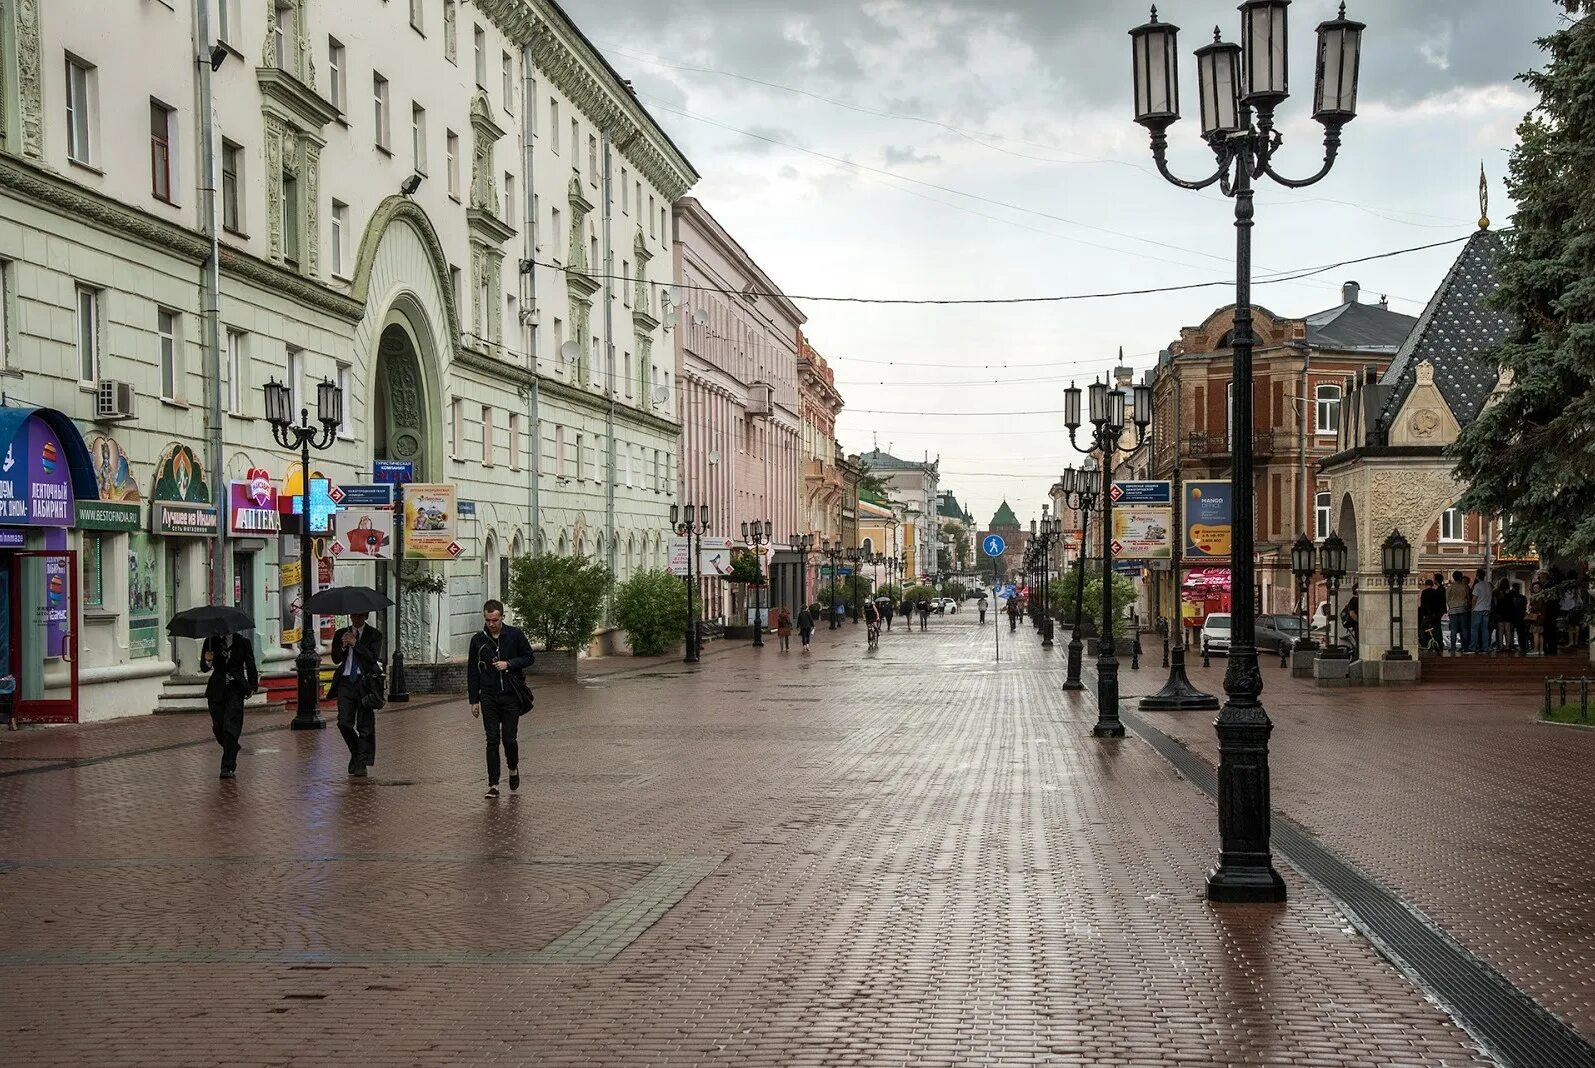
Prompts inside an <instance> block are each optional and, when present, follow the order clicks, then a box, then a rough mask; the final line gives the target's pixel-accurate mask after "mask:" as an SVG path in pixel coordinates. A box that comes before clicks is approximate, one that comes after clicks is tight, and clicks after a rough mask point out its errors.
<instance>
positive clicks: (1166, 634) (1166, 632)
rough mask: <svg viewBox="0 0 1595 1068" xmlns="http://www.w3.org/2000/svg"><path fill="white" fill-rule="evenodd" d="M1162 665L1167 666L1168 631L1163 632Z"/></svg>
mask: <svg viewBox="0 0 1595 1068" xmlns="http://www.w3.org/2000/svg"><path fill="white" fill-rule="evenodd" d="M1163 666H1164V667H1168V666H1169V632H1168V631H1164V632H1163Z"/></svg>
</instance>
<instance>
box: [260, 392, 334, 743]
mask: <svg viewBox="0 0 1595 1068" xmlns="http://www.w3.org/2000/svg"><path fill="white" fill-rule="evenodd" d="M265 393H266V421H267V422H269V423H270V424H271V436H272V438H273V440H275V441H276V442H277V444H279V445H281V446H282V447H283V448H285V449H298V450H299V470H300V472H301V473H302V484H303V489H302V492H303V494H304V496H303V502H304V503H303V507H301V508H300V509H299V655H298V656H296V657H294V673H295V675H296V676H298V684H299V685H298V689H299V702H298V705H299V707H298V709H297V710H296V711H295V712H294V718H293V722H292V723H291V724H290V726H291V727H292V728H293V729H294V730H296V731H303V730H320V729H321V728H323V727H325V726H326V725H327V722H326V720H324V719H322V718H321V716H320V714H319V713H318V711H317V708H316V701H317V693H316V691H317V689H318V688H319V683H318V680H317V678H316V671H317V669H318V668H319V667H320V664H321V657H320V655H319V654H318V653H317V652H316V632H315V629H314V627H313V626H312V622H311V616H310V592H311V585H310V576H311V572H312V571H313V570H314V568H315V564H316V562H315V560H314V559H312V558H311V555H310V449H311V446H312V445H314V447H315V449H316V451H317V452H322V451H325V450H326V449H328V448H330V447H331V445H332V443H333V441H334V439H336V437H337V435H338V427H339V426H340V425H341V424H342V423H343V391H342V390H340V389H339V388H338V387H337V386H336V385H334V384H333V383H331V382H328V381H327V380H325V379H323V380H322V381H321V383H320V384H319V385H318V386H316V422H317V423H319V424H320V426H312V425H311V423H310V409H308V408H301V409H299V422H298V423H295V422H294V421H293V403H294V395H293V390H292V389H290V388H289V387H288V386H287V385H285V384H283V383H282V382H279V381H277V380H276V379H275V378H273V379H272V380H271V381H270V382H267V383H266V386H265Z"/></svg>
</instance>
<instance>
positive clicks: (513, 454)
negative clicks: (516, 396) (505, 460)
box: [510, 414, 521, 471]
mask: <svg viewBox="0 0 1595 1068" xmlns="http://www.w3.org/2000/svg"><path fill="white" fill-rule="evenodd" d="M520 469H521V417H520V416H518V415H514V414H511V415H510V470H511V471H519V470H520Z"/></svg>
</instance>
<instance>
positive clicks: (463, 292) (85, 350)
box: [0, 0, 697, 720]
mask: <svg viewBox="0 0 1595 1068" xmlns="http://www.w3.org/2000/svg"><path fill="white" fill-rule="evenodd" d="M200 5H204V6H203V7H201V6H200ZM202 27H203V28H202ZM0 46H3V47H0V124H3V125H0V316H3V321H0V338H3V352H0V394H3V395H4V396H3V400H4V406H3V407H0V436H5V435H8V434H9V435H10V438H9V440H8V441H7V442H5V443H4V445H5V446H6V447H12V448H14V447H15V446H16V445H17V443H19V442H20V443H21V444H22V447H23V450H24V454H25V455H27V456H29V458H30V464H34V467H32V468H30V469H29V470H28V471H27V473H26V474H27V477H25V478H23V477H18V478H17V479H15V480H14V482H13V483H11V484H8V483H6V482H5V478H6V477H7V476H6V475H5V474H3V473H0V496H5V495H6V494H8V493H12V494H15V495H16V496H17V497H19V498H20V497H26V498H27V499H28V501H27V505H26V507H25V508H22V507H19V508H16V509H0V583H5V584H20V587H21V589H22V590H23V591H24V595H25V596H30V595H31V594H32V592H34V591H35V590H43V591H46V592H48V593H49V594H50V595H52V598H53V595H54V594H56V593H57V592H59V594H60V598H59V600H56V599H51V600H49V601H48V604H49V612H48V613H47V614H46V615H47V617H48V618H41V619H30V618H9V617H8V618H7V620H5V622H6V623H7V626H6V629H5V631H4V632H3V635H0V661H4V662H5V664H6V670H8V671H12V672H13V673H16V674H17V677H18V680H19V702H18V705H19V709H20V710H21V712H22V714H23V716H24V718H39V719H83V720H88V719H97V718H103V717H107V716H111V715H119V714H128V713H132V712H142V711H148V710H149V709H150V708H152V707H153V705H154V704H155V700H156V697H157V694H158V692H159V691H160V689H161V687H162V685H163V683H164V682H165V681H166V680H167V678H168V677H169V676H171V675H172V674H173V672H174V670H177V671H192V670H193V668H194V661H195V649H194V646H193V645H192V643H188V642H186V641H173V640H170V639H168V638H167V637H166V636H165V634H164V630H163V627H164V621H165V620H166V619H167V618H168V617H169V616H170V615H171V614H172V613H173V612H174V611H176V610H178V609H180V608H184V607H188V606H190V605H193V604H197V603H203V602H204V601H205V600H206V597H207V592H208V590H209V589H210V588H211V587H212V585H213V584H215V586H216V588H218V589H220V590H223V591H226V592H228V593H230V594H231V597H230V599H231V600H233V601H234V602H235V603H238V604H240V605H241V606H243V607H244V608H245V609H246V610H247V611H249V612H250V613H251V614H252V615H253V616H254V617H255V619H256V621H257V629H256V642H257V645H258V646H259V651H260V653H261V656H262V666H263V670H264V671H267V672H275V671H281V670H283V669H284V668H285V667H286V666H287V665H286V661H288V660H289V659H291V657H292V653H293V651H292V650H291V649H288V648H285V647H284V646H283V643H282V637H283V634H282V628H281V626H280V617H281V614H282V613H281V610H280V602H281V601H282V600H284V597H283V596H282V594H283V591H282V588H281V587H282V583H281V581H280V574H279V563H280V557H279V547H280V546H279V539H278V537H277V535H276V534H275V533H274V532H257V531H254V530H246V531H243V532H242V533H241V534H239V535H238V536H229V532H228V530H227V526H228V514H227V510H226V508H225V502H226V498H227V495H228V486H229V483H230V482H234V481H240V482H241V481H244V480H246V479H248V478H250V477H251V475H252V473H255V474H256V475H257V476H258V473H261V472H264V473H265V475H266V476H267V477H269V479H270V480H272V481H273V482H274V483H276V484H278V485H279V486H280V485H282V484H283V483H284V481H285V480H286V479H287V478H288V477H289V476H290V475H291V474H295V473H296V472H297V462H296V457H295V455H294V454H293V453H290V452H289V451H287V450H284V449H282V448H281V447H280V446H278V445H277V444H276V443H275V442H274V441H273V439H272V434H271V429H270V426H269V425H268V424H267V422H266V420H265V419H264V418H263V404H262V399H261V386H262V385H263V384H265V383H266V382H267V381H268V380H269V379H273V378H275V379H277V380H279V381H285V382H287V383H288V384H289V385H290V387H291V388H292V389H293V390H294V392H295V400H296V403H295V408H296V409H297V408H299V407H301V406H305V407H308V408H309V409H310V410H311V418H312V419H314V416H315V407H316V400H315V398H316V386H317V384H318V383H319V382H321V381H324V380H325V381H329V382H332V383H335V384H336V385H337V386H338V387H339V388H340V390H341V392H342V396H343V419H342V422H341V424H340V425H339V426H338V428H337V432H336V434H335V435H334V438H333V441H332V442H331V445H330V448H328V449H327V450H325V451H319V452H315V453H313V454H312V459H311V467H312V469H313V472H320V473H322V474H324V475H325V476H326V477H327V478H328V479H329V480H330V481H331V482H332V483H335V484H354V483H360V482H370V481H371V480H372V477H373V476H372V468H373V462H374V461H378V460H396V461H407V462H409V463H411V464H413V465H414V474H413V479H414V480H415V481H416V482H422V483H443V484H449V485H452V486H453V487H454V488H455V491H456V492H457V494H458V497H459V499H460V502H461V506H460V508H459V516H458V525H457V532H456V542H457V544H458V546H459V549H460V553H459V557H458V559H452V560H439V561H435V562H422V561H406V562H405V563H403V564H402V565H399V566H400V569H401V571H402V574H403V575H404V576H405V578H406V579H408V578H412V577H415V576H417V575H418V574H419V573H420V572H421V571H422V570H425V569H431V570H438V571H441V572H442V573H443V574H444V577H445V578H446V580H447V593H446V594H445V595H444V596H443V597H442V598H435V597H432V596H424V595H421V594H419V593H417V592H414V591H408V590H407V591H406V592H405V594H404V597H403V627H402V630H403V633H402V635H401V636H400V637H401V638H402V642H403V646H404V651H405V653H406V655H407V657H408V658H409V659H410V661H411V663H412V665H414V664H416V663H417V662H418V661H419V662H427V661H431V660H433V659H434V656H435V655H436V658H437V659H441V660H447V659H448V658H449V657H450V656H451V655H453V656H457V655H458V654H460V653H461V652H463V649H464V644H465V641H466V640H467V637H468V635H469V634H470V633H471V632H472V631H474V630H475V629H476V627H477V626H478V625H479V611H480V603H481V600H482V598H483V597H484V596H492V595H498V594H500V593H501V592H502V591H503V587H504V581H505V577H506V575H507V572H508V561H509V560H510V559H511V558H512V557H514V556H516V555H519V554H521V553H525V552H531V551H535V550H537V549H539V548H542V549H547V550H549V551H565V552H584V553H587V554H589V555H593V556H596V557H598V558H600V559H603V560H604V561H605V562H608V563H610V564H611V565H612V566H613V567H614V569H615V571H616V572H617V575H618V576H619V577H621V578H624V577H626V576H627V575H628V574H629V573H630V572H631V571H633V570H635V569H637V568H641V567H645V566H661V565H662V563H663V554H664V538H665V536H666V534H667V531H666V529H665V522H666V513H667V512H668V505H669V502H670V501H671V500H672V499H673V495H674V492H675V485H676V483H675V476H674V470H675V462H676V461H675V459H674V456H675V451H676V442H677V439H678V436H679V428H678V424H677V423H676V421H675V411H674V405H673V404H672V402H671V400H670V395H669V390H668V386H669V384H670V383H669V372H670V371H671V370H673V368H672V367H671V364H672V363H673V359H672V356H671V354H670V353H669V352H668V350H667V349H666V346H664V345H663V343H662V337H663V334H662V331H661V326H660V322H659V318H660V317H662V313H661V312H660V311H659V310H658V309H659V307H660V299H659V298H660V294H661V293H662V292H663V290H664V287H665V286H668V284H669V283H670V282H671V280H672V279H671V259H672V257H671V256H670V255H669V252H670V248H671V237H670V211H669V205H670V203H671V201H672V200H673V199H674V198H675V197H677V196H679V195H680V194H681V193H684V192H685V191H686V190H687V189H688V188H690V186H691V185H692V184H693V182H694V181H695V180H696V178H697V175H696V173H695V172H694V171H693V169H692V167H691V165H690V163H688V161H687V160H686V159H685V158H684V157H683V156H682V154H681V153H680V152H679V151H678V150H677V149H676V148H675V146H674V145H672V144H671V143H670V141H669V139H668V138H667V137H666V136H665V135H664V133H663V132H662V131H661V130H660V129H659V128H658V126H657V125H656V124H655V123H654V122H653V120H652V119H651V118H650V117H649V116H648V115H647V113H646V112H645V111H644V109H643V108H642V106H641V105H640V104H639V103H638V101H637V100H636V98H635V97H634V96H633V95H632V94H631V92H630V90H629V87H627V86H626V84H625V83H624V82H623V80H622V79H621V78H620V77H619V76H618V75H617V74H616V73H615V71H614V70H612V69H611V68H610V67H609V66H608V65H607V64H606V63H605V62H604V60H603V59H602V58H601V57H600V56H599V55H598V53H597V52H596V50H595V49H593V47H592V46H591V45H590V44H589V43H588V42H587V41H586V39H585V38H583V36H582V35H581V33H580V31H579V30H578V29H577V28H576V27H575V26H574V25H573V24H572V23H571V21H570V20H569V18H568V17H567V16H566V15H565V14H564V12H563V11H561V10H560V9H559V7H558V6H557V5H555V4H554V3H552V2H551V0H470V2H469V3H467V2H465V0H392V2H387V0H337V2H332V0H137V2H133V3H118V4H105V3H103V2H102V0H51V2H49V3H37V2H29V0H0ZM213 67H214V74H212V73H211V70H212V68H213ZM207 81H208V83H209V89H210V92H211V95H212V99H213V105H212V108H211V114H212V115H213V116H214V126H213V127H212V129H213V131H214V167H213V170H212V171H211V172H210V173H209V174H207V168H206V165H205V159H206V157H205V155H204V153H203V148H204V143H205V135H206V132H207V127H208V126H209V123H208V122H207V119H208V116H207V115H206V114H205V109H204V108H203V106H202V103H201V101H202V99H203V93H204V91H205V88H206V82H207ZM212 185H214V189H215V195H214V212H213V213H212V211H210V210H208V208H209V206H210V203H211V201H210V198H209V196H208V188H209V187H211V186H212ZM213 221H214V225H215V229H216V233H217V239H218V242H219V247H220V256H219V257H218V258H217V262H218V263H219V267H220V279H219V300H218V302H217V306H218V309H219V310H218V311H217V313H216V318H217V320H218V322H217V331H216V337H217V344H216V346H215V349H216V352H217V354H218V356H219V358H218V359H217V360H216V366H214V367H213V366H211V350H210V346H208V345H207V334H208V331H207V324H208V322H209V321H210V316H209V314H208V312H209V311H210V309H209V307H208V303H209V302H208V300H207V298H206V288H205V286H204V284H203V283H204V280H205V277H206V272H207V267H208V265H209V264H210V262H211V259H210V245H209V236H210V232H211V225H212V222H213ZM621 278H626V279H629V280H630V281H629V282H628V283H625V284H623V283H622V282H621ZM661 358H662V359H663V360H664V365H663V366H662V367H660V366H656V365H657V364H658V363H659V361H660V359H661ZM118 383H120V384H121V385H120V386H119V385H117V384H118ZM213 413H219V416H218V415H214V414H213ZM36 453H37V454H38V455H37V456H35V454H36ZM39 457H42V459H39ZM35 460H37V463H35ZM63 464H64V467H63V466H62V465H63ZM10 470H11V468H10V466H9V465H8V466H7V467H6V471H10ZM63 482H64V484H65V485H66V486H68V487H69V488H68V489H63V488H62V486H61V485H60V484H61V483H63ZM62 494H68V497H67V503H68V505H69V507H67V508H66V511H67V512H70V513H71V516H70V519H68V520H67V521H65V522H63V521H62V514H61V508H60V507H58V506H57V505H58V504H59V499H60V497H61V495H62ZM50 501H56V502H57V505H50V504H49V502H50ZM17 504H18V505H19V506H20V505H21V504H22V502H21V501H20V500H19V501H18V502H17ZM35 506H38V507H37V508H36V507H35ZM34 554H42V555H34ZM123 561H126V562H127V564H126V566H125V567H124V566H122V562H123ZM318 567H319V568H320V569H321V570H322V571H323V573H324V574H331V575H332V576H333V581H336V582H337V583H339V584H343V583H349V582H360V583H374V584H378V585H384V584H386V583H388V582H389V581H390V579H391V573H390V569H391V567H392V565H389V564H377V563H370V562H364V563H352V562H350V560H349V559H348V558H343V559H334V558H328V559H324V560H322V561H321V562H319V563H318ZM218 578H219V579H220V581H219V582H218V581H217V580H218ZM3 600H4V601H5V602H6V603H7V604H8V605H9V604H11V603H13V602H14V601H15V599H14V598H10V597H6V598H4V599H3ZM11 614H12V615H15V613H14V612H13V613H11ZM390 646H391V642H390ZM113 689H114V693H115V696H114V697H113V696H112V691H113Z"/></svg>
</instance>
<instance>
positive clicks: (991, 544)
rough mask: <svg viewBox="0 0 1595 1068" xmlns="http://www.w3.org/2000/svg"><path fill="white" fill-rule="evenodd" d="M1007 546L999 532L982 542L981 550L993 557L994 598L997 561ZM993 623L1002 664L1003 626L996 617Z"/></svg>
mask: <svg viewBox="0 0 1595 1068" xmlns="http://www.w3.org/2000/svg"><path fill="white" fill-rule="evenodd" d="M1007 547H1008V545H1007V543H1006V542H1004V541H1003V540H1002V537H1001V535H998V534H988V535H986V537H985V539H984V540H983V541H981V543H980V548H981V551H982V552H984V553H985V554H986V555H987V556H989V557H991V596H992V599H993V600H995V599H996V597H997V580H998V575H997V561H998V560H999V559H1001V558H1002V552H1003V550H1004V549H1006V548H1007ZM993 607H995V605H994V606H993ZM998 614H999V613H997V612H993V613H992V616H993V617H996V616H997V615H998ZM991 625H992V628H993V633H994V634H996V635H997V662H998V663H999V664H1000V663H1002V628H1001V627H1000V626H998V625H997V620H996V618H993V619H992V621H991Z"/></svg>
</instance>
